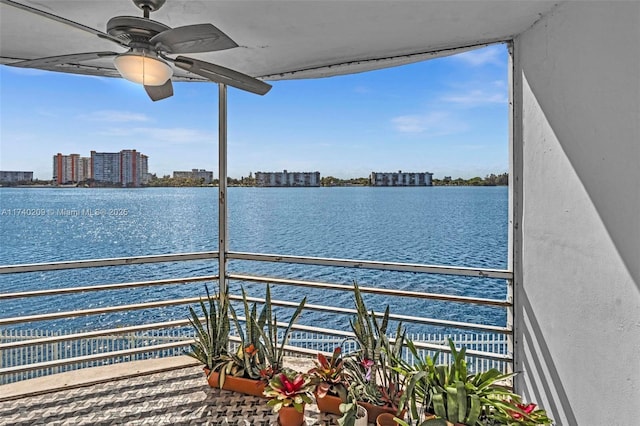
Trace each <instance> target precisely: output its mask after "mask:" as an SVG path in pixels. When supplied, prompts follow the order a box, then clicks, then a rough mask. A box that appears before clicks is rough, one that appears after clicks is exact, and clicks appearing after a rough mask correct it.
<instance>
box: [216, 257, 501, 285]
mask: <svg viewBox="0 0 640 426" xmlns="http://www.w3.org/2000/svg"><path fill="white" fill-rule="evenodd" d="M227 258H228V259H235V260H255V261H259V262H282V263H302V264H307V265H319V266H340V267H346V268H361V269H381V270H387V271H399V272H423V273H430V274H445V275H463V276H469V277H481V278H504V279H508V280H510V279H513V272H512V271H507V270H502V269H485V268H467V267H457V266H444V265H422V264H416V263H399V262H381V261H373V260H352V259H333V258H324V257H309V256H286V255H278V254H258V253H242V252H233V251H231V252H228V253H227Z"/></svg>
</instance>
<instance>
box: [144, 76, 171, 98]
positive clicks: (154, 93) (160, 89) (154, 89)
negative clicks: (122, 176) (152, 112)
mask: <svg viewBox="0 0 640 426" xmlns="http://www.w3.org/2000/svg"><path fill="white" fill-rule="evenodd" d="M144 90H146V91H147V95H149V97H150V98H151V100H152V101H154V102H155V101H159V100H162V99H166V98H168V97H171V96H173V84H171V80H167V82H166V83H164V84H163V85H162V86H144Z"/></svg>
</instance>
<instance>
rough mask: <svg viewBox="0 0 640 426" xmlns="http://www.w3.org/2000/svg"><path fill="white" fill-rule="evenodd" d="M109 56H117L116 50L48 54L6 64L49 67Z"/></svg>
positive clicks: (22, 66)
mask: <svg viewBox="0 0 640 426" xmlns="http://www.w3.org/2000/svg"><path fill="white" fill-rule="evenodd" d="M109 56H118V53H116V52H89V53H74V54H71V55H61V56H49V57H46V58H38V59H29V60H26V61H20V62H13V63H11V64H6V65H9V66H12V67H19V68H50V67H54V66H56V65H62V64H74V63H77V62H82V61H90V60H91V59H100V58H106V57H109Z"/></svg>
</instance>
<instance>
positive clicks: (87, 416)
mask: <svg viewBox="0 0 640 426" xmlns="http://www.w3.org/2000/svg"><path fill="white" fill-rule="evenodd" d="M144 362H147V363H148V362H149V361H144ZM156 363H157V361H156ZM123 366H124V364H123ZM117 368H119V366H108V367H98V368H92V369H85V370H84V371H82V370H78V371H74V372H68V373H62V374H57V375H53V376H48V377H47V378H46V379H47V380H48V381H49V383H51V382H52V380H53V381H55V383H57V385H58V387H61V386H67V382H68V381H69V380H68V379H69V377H70V376H72V375H74V374H76V375H77V374H78V373H79V372H80V371H82V373H80V374H85V375H86V373H87V372H88V371H91V370H102V371H104V369H111V370H113V369H117ZM58 376H59V377H58ZM42 379H43V378H40V379H34V380H27V381H25V382H21V383H20V386H21V387H22V388H23V389H25V387H26V389H29V387H30V383H31V384H33V386H34V387H38V386H39V385H38V383H42ZM15 385H18V384H14V385H5V386H1V387H0V394H1V393H4V392H2V391H3V388H4V390H7V389H9V388H10V387H15ZM74 386H78V385H77V384H76V385H74ZM34 390H35V391H37V389H34ZM6 396H7V394H5V395H0V399H4V398H2V397H6ZM265 401H266V400H265V399H262V398H258V397H252V396H245V395H241V394H237V393H235V392H229V391H221V390H219V389H212V388H210V387H209V386H208V385H207V382H206V380H205V378H204V375H203V372H202V369H201V368H200V367H193V366H192V367H185V368H181V369H178V370H171V371H165V372H160V373H153V374H146V375H142V376H137V377H128V378H120V379H118V378H114V379H111V380H109V381H106V382H103V383H98V384H91V385H87V386H82V387H74V388H72V389H63V390H55V391H52V392H48V393H44V394H41V395H33V396H23V397H16V398H13V399H9V400H4V401H2V402H0V424H2V425H9V424H10V425H44V424H47V425H51V424H55V425H89V424H90V425H115V424H118V425H121V424H129V425H143V424H144V425H200V424H203V425H232V426H233V425H243V426H244V425H263V426H267V425H277V424H278V422H277V415H274V414H272V413H271V410H270V409H269V408H268V407H267V406H266V404H265ZM336 418H337V417H336V416H332V415H326V414H320V413H318V411H317V407H316V406H315V405H311V406H308V407H307V409H306V411H305V420H306V423H305V424H306V425H334V424H337V423H336Z"/></svg>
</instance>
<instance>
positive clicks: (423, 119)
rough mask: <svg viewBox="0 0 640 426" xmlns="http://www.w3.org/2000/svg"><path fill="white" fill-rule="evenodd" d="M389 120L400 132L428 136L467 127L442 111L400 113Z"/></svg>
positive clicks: (462, 129)
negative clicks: (412, 113)
mask: <svg viewBox="0 0 640 426" xmlns="http://www.w3.org/2000/svg"><path fill="white" fill-rule="evenodd" d="M391 122H392V123H393V126H394V127H395V129H396V130H397V131H399V132H401V133H426V134H428V135H430V136H443V135H449V134H453V133H460V132H463V131H465V130H466V129H467V125H466V124H465V123H463V122H461V121H460V120H458V119H456V118H455V117H452V116H451V115H450V114H449V113H447V112H442V111H435V112H429V113H426V114H414V115H402V116H399V117H395V118H393V119H392V120H391Z"/></svg>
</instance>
